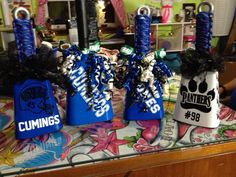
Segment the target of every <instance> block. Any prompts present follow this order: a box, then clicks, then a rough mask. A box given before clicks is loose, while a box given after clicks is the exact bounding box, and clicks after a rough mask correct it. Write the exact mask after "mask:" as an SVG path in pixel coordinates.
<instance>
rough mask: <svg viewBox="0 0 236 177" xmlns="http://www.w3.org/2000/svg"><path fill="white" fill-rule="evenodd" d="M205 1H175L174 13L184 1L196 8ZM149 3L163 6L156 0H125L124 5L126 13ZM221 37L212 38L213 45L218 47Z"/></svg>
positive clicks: (149, 4)
mask: <svg viewBox="0 0 236 177" xmlns="http://www.w3.org/2000/svg"><path fill="white" fill-rule="evenodd" d="M201 2H203V0H179V2H174V4H173V7H174V15H175V14H178V13H179V12H180V10H181V9H182V6H183V3H195V4H196V8H197V6H198V4H200V3H201ZM142 5H148V6H151V7H157V8H161V3H160V2H157V1H155V0H124V6H125V11H126V13H129V12H133V11H136V10H137V9H138V8H139V7H140V6H142ZM218 41H219V38H218V37H213V39H212V47H216V46H217V44H218Z"/></svg>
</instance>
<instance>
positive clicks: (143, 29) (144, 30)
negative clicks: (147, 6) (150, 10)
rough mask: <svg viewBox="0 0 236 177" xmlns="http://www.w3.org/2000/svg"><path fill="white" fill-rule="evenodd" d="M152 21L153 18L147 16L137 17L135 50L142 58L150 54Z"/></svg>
mask: <svg viewBox="0 0 236 177" xmlns="http://www.w3.org/2000/svg"><path fill="white" fill-rule="evenodd" d="M151 21H152V19H151V17H150V16H148V15H145V14H142V15H136V17H135V49H136V54H139V55H141V56H144V55H146V54H148V53H149V52H150V48H151V47H150V46H151V44H150V38H151V36H150V34H151Z"/></svg>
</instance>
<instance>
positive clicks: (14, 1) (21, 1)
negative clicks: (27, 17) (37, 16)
mask: <svg viewBox="0 0 236 177" xmlns="http://www.w3.org/2000/svg"><path fill="white" fill-rule="evenodd" d="M17 7H24V8H26V9H28V11H29V13H30V14H32V2H31V0H2V9H3V16H4V22H5V26H12V21H13V17H12V15H13V11H14V9H15V8H17Z"/></svg>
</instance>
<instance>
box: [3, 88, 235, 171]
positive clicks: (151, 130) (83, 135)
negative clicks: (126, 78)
mask: <svg viewBox="0 0 236 177" xmlns="http://www.w3.org/2000/svg"><path fill="white" fill-rule="evenodd" d="M124 95H125V91H124V90H115V91H114V98H113V108H114V112H115V117H114V119H113V121H111V122H101V123H96V124H91V125H86V126H81V127H72V126H67V125H64V127H63V129H62V130H61V131H59V132H56V133H52V134H46V135H44V136H39V137H36V138H32V139H25V140H21V141H20V140H16V139H15V127H14V118H13V109H14V108H13V99H11V98H1V99H0V171H1V173H2V174H7V173H9V172H13V173H15V174H17V173H18V172H21V173H22V172H24V171H25V170H26V169H27V170H29V169H31V170H34V169H36V168H37V169H38V168H42V169H44V168H45V167H48V166H55V168H56V166H57V165H68V166H70V165H72V164H73V163H85V162H86V163H88V162H93V161H94V160H96V161H102V160H104V159H112V158H114V157H117V156H122V157H124V156H129V155H132V156H133V155H134V154H137V155H138V154H140V153H143V152H148V151H157V152H158V151H160V150H167V149H169V150H171V148H181V147H185V146H194V145H200V144H206V143H212V142H213V143H215V142H221V141H222V140H230V139H234V138H235V137H236V113H235V111H234V110H232V109H230V108H228V107H226V106H222V107H221V111H220V119H221V124H220V126H219V127H218V128H216V129H209V128H202V127H196V126H191V125H188V124H184V123H180V122H176V121H175V120H173V119H172V118H173V115H172V113H173V109H174V104H175V103H174V102H165V104H164V107H165V110H166V115H165V118H164V119H162V120H150V121H130V122H125V121H124V120H123V119H122V115H123V110H124ZM55 96H56V98H57V100H58V103H59V109H60V112H61V115H62V116H64V115H65V107H66V100H65V97H66V93H65V92H64V91H61V90H59V89H58V88H56V89H55Z"/></svg>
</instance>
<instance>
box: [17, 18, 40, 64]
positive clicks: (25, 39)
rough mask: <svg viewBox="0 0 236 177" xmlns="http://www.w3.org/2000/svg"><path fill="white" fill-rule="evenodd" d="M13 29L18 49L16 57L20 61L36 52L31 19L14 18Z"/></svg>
mask: <svg viewBox="0 0 236 177" xmlns="http://www.w3.org/2000/svg"><path fill="white" fill-rule="evenodd" d="M13 29H14V33H15V40H16V47H17V50H18V59H19V61H20V62H21V61H22V60H23V59H24V58H26V57H30V56H32V55H34V54H35V52H36V49H35V45H34V34H33V30H32V24H31V20H30V19H14V21H13Z"/></svg>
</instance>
